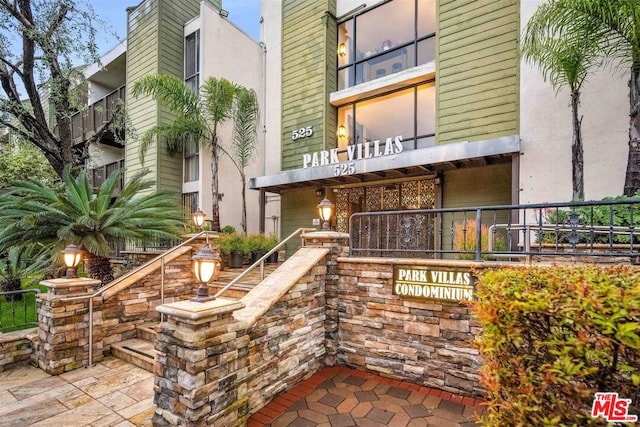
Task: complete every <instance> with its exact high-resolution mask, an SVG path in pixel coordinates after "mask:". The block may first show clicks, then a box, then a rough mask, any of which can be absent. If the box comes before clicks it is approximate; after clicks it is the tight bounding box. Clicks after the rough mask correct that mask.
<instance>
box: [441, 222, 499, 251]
mask: <svg viewBox="0 0 640 427" xmlns="http://www.w3.org/2000/svg"><path fill="white" fill-rule="evenodd" d="M476 230H477V227H476V220H475V219H467V220H465V221H463V222H456V223H455V224H454V225H453V250H454V251H461V253H458V254H457V256H458V258H459V259H469V260H472V259H475V257H476V255H475V251H476ZM480 237H481V238H480V248H481V250H482V252H487V251H488V250H489V227H488V226H487V225H484V224H483V225H482V227H481V231H480ZM495 238H496V240H495V243H494V247H493V250H497V251H503V250H504V249H505V243H504V239H503V238H502V237H500V236H497V235H496V236H495ZM465 252H466V253H465ZM488 257H489V256H488V255H486V254H485V255H483V256H482V258H483V259H487V258H488Z"/></svg>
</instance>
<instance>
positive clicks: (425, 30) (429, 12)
mask: <svg viewBox="0 0 640 427" xmlns="http://www.w3.org/2000/svg"><path fill="white" fill-rule="evenodd" d="M435 32H436V1H435V0H418V38H420V37H423V36H426V35H428V34H432V33H435Z"/></svg>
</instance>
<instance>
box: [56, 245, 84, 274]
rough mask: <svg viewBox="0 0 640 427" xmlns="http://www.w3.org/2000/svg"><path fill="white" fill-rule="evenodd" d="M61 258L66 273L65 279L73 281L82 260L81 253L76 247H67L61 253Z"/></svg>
mask: <svg viewBox="0 0 640 427" xmlns="http://www.w3.org/2000/svg"><path fill="white" fill-rule="evenodd" d="M61 253H62V258H63V260H64V264H65V265H66V266H67V273H66V275H65V278H67V279H73V278H75V277H78V275H77V274H76V267H78V264H80V260H81V259H82V251H81V250H80V248H79V247H78V246H76V245H73V244H71V245H67V247H66V248H64V249H63V250H62V251H61Z"/></svg>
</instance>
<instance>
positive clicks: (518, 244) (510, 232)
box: [349, 199, 640, 264]
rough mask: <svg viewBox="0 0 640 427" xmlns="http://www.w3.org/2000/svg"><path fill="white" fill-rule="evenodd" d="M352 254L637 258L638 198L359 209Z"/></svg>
mask: <svg viewBox="0 0 640 427" xmlns="http://www.w3.org/2000/svg"><path fill="white" fill-rule="evenodd" d="M349 233H350V239H351V240H350V242H351V255H353V256H376V257H390V256H392V257H423V258H438V259H469V260H475V261H484V260H497V259H499V260H529V261H530V260H533V259H535V260H549V261H561V260H563V259H570V260H576V259H587V260H588V259H591V260H596V259H597V258H600V260H601V261H603V258H604V257H607V258H613V259H614V260H620V259H626V260H627V261H630V262H632V263H634V264H635V263H639V262H640V199H625V200H612V201H606V202H603V201H601V202H582V203H564V204H562V203H554V204H531V205H509V206H483V207H469V208H456V209H429V210H410V211H391V212H370V213H357V214H354V215H353V216H352V217H351V219H350V228H349Z"/></svg>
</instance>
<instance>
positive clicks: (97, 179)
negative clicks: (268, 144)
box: [89, 159, 124, 195]
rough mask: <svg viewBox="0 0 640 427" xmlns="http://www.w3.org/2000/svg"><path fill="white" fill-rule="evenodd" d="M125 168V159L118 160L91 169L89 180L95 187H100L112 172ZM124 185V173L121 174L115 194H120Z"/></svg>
mask: <svg viewBox="0 0 640 427" xmlns="http://www.w3.org/2000/svg"><path fill="white" fill-rule="evenodd" d="M121 170H124V159H120V160H116V161H115V162H113V163H108V164H106V165H103V166H100V167H97V168H94V169H89V180H90V182H91V186H92V187H93V188H98V187H100V186H101V185H102V183H103V182H105V181H106V179H107V178H108V177H109V176H111V174H113V173H116V172H118V171H121ZM123 186H124V173H121V174H120V179H119V180H118V182H117V183H116V188H115V195H118V194H120V191H122V187H123Z"/></svg>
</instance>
